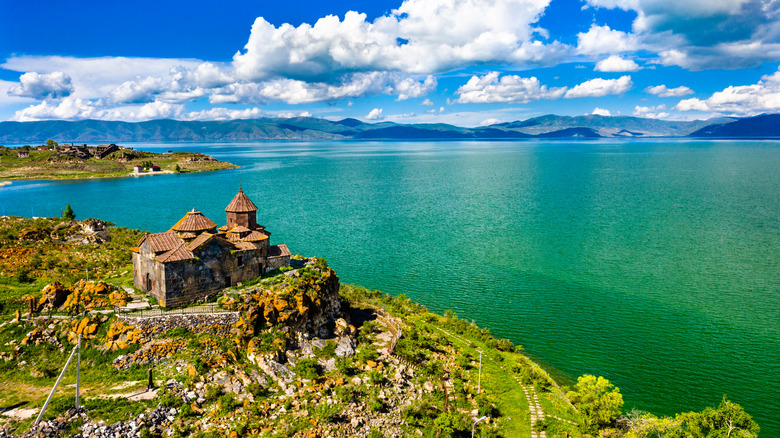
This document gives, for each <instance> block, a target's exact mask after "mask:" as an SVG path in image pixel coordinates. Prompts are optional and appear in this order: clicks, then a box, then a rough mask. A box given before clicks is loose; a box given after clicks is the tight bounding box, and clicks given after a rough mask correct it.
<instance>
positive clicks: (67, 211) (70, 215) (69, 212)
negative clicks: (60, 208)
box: [62, 204, 76, 221]
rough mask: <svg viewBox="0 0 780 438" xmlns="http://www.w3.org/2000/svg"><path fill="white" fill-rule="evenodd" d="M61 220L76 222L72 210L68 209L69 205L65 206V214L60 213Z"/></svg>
mask: <svg viewBox="0 0 780 438" xmlns="http://www.w3.org/2000/svg"><path fill="white" fill-rule="evenodd" d="M62 218H63V219H66V220H69V221H75V220H76V214H75V213H73V209H72V208H70V204H68V205H66V206H65V212H64V213H62Z"/></svg>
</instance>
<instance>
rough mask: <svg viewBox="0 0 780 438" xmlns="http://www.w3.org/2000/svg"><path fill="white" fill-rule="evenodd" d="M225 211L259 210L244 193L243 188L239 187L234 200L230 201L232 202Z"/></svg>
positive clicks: (243, 211) (244, 211)
mask: <svg viewBox="0 0 780 438" xmlns="http://www.w3.org/2000/svg"><path fill="white" fill-rule="evenodd" d="M225 211H230V212H234V213H246V212H249V211H257V206H256V205H255V204H254V203H253V202H252V201H251V200H250V199H249V197H248V196H247V195H245V194H244V191H243V190H242V189H238V193H237V194H236V196H235V197H233V200H232V201H230V204H228V206H227V207H225Z"/></svg>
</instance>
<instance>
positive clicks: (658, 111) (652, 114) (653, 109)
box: [634, 104, 669, 119]
mask: <svg viewBox="0 0 780 438" xmlns="http://www.w3.org/2000/svg"><path fill="white" fill-rule="evenodd" d="M664 110H666V105H663V104H662V105H658V106H635V107H634V115H635V116H637V117H644V118H648V119H665V118H667V117H669V113H668V112H666V111H664Z"/></svg>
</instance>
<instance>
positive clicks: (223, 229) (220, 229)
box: [217, 225, 230, 231]
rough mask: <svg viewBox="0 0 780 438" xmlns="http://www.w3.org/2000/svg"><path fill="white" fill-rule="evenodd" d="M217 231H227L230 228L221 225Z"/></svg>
mask: <svg viewBox="0 0 780 438" xmlns="http://www.w3.org/2000/svg"><path fill="white" fill-rule="evenodd" d="M217 229H218V230H219V231H227V230H229V229H230V228H228V226H227V225H222V226H221V227H219V228H217Z"/></svg>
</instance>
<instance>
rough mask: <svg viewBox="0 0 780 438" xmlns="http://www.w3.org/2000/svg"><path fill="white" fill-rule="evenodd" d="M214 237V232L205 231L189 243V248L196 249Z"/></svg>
mask: <svg viewBox="0 0 780 438" xmlns="http://www.w3.org/2000/svg"><path fill="white" fill-rule="evenodd" d="M212 237H214V235H213V234H209V233H203V234H201V235H200V236H198V237H197V238H196V239H195V240H193V241H192V242H190V244H189V245H187V249H189V250H190V251H195V249H197V248H198V247H199V246H201V245H203V244H204V243H206V242H208V241H209V240H210V239H211V238H212Z"/></svg>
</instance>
